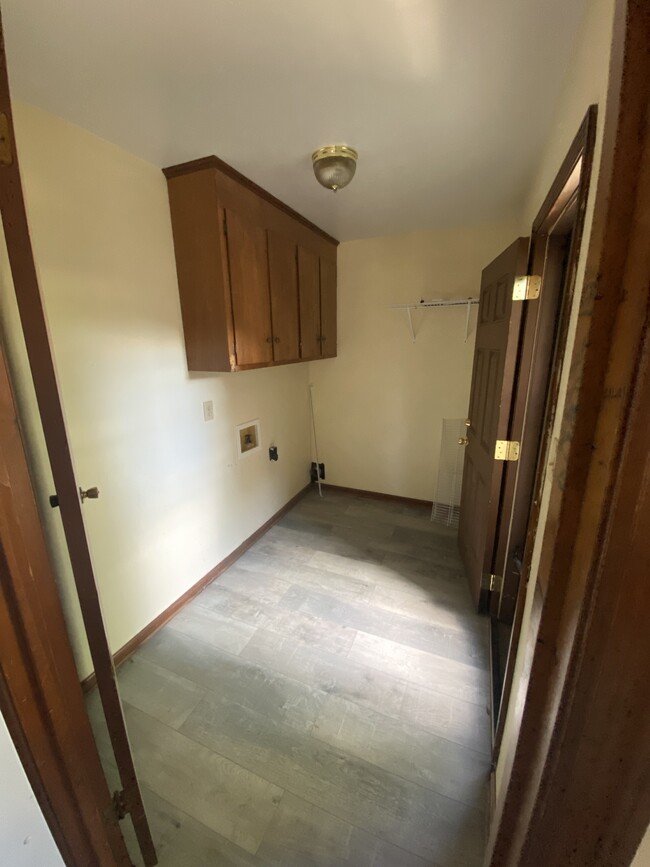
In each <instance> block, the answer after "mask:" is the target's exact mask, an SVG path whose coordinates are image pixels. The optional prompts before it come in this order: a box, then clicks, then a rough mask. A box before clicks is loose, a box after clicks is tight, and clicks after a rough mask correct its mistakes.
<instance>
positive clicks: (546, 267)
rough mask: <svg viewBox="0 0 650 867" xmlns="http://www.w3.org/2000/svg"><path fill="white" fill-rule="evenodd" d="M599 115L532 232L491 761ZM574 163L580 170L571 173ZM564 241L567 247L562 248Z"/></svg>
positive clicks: (509, 476)
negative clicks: (537, 287)
mask: <svg viewBox="0 0 650 867" xmlns="http://www.w3.org/2000/svg"><path fill="white" fill-rule="evenodd" d="M596 118H597V107H596V106H595V105H592V106H590V107H589V109H588V110H587V113H586V115H585V117H584V119H583V121H582V123H581V125H580V128H579V129H578V132H577V133H576V136H575V138H574V139H573V141H572V143H571V145H570V147H569V150H568V152H567V155H566V157H565V159H564V160H563V162H562V165H561V167H560V169H559V171H558V173H557V175H556V176H555V178H554V180H553V183H552V184H551V189H550V192H549V194H548V195H547V196H546V198H545V200H544V202H543V204H542V207H541V208H540V210H539V212H538V214H537V216H536V218H535V220H534V222H533V229H532V233H531V241H530V254H529V255H530V261H529V272H528V273H531V274H543V285H542V290H541V293H540V298H539V299H537V300H535V301H530V302H527V307H526V311H525V315H524V326H523V329H522V337H521V345H520V360H519V364H520V367H521V369H520V373H519V377H518V380H517V386H516V395H515V400H514V404H513V411H512V420H511V430H510V434H509V436H510V437H511V438H512V439H516V440H520V441H521V442H522V446H523V447H522V452H521V455H520V458H519V461H518V462H517V464H516V465H514V464H513V465H506V468H505V471H504V481H503V489H502V495H501V496H502V502H501V508H502V509H504V511H505V514H506V516H507V520H506V521H504V522H503V523H502V524H500V527H499V539H498V542H497V555H496V559H495V571H496V573H497V574H499V575H502V576H503V589H502V591H501V594H500V596H499V604H498V608H497V610H495V611H493V613H494V614H495V615H498V619H500V620H503V621H504V622H506V623H512V636H511V642H510V652H509V653H508V659H507V663H506V669H505V673H504V677H503V689H502V693H501V700H500V702H499V705H498V707H497V708H495V709H496V710H497V718H496V720H495V719H494V718H493V723H494V742H493V761H496V760H497V758H498V756H499V751H500V748H501V740H502V737H503V732H504V727H505V719H506V714H507V709H508V702H509V700H510V691H511V688H512V683H513V677H514V669H515V662H516V650H517V647H518V644H519V637H520V633H521V626H522V622H523V609H524V603H525V596H526V587H527V580H526V576H527V575H528V574H529V570H530V565H531V558H532V551H533V546H534V542H535V537H536V533H537V527H538V523H539V515H540V503H541V500H542V489H543V485H544V479H545V474H546V458H547V455H548V452H549V448H550V443H551V436H552V432H553V425H554V421H555V412H556V407H557V402H558V398H559V392H560V378H561V373H562V362H563V359H564V354H565V348H566V342H567V334H568V330H569V323H570V319H571V312H572V303H573V297H574V293H575V284H576V275H577V267H578V259H579V256H580V251H581V244H582V236H583V231H584V217H585V212H586V209H587V200H588V197H589V188H590V181H591V170H592V162H593V150H594V142H595V138H596ZM578 165H579V166H580V167H579V171H576V167H577V166H578ZM569 238H570V239H571V244H570V249H568V247H567V244H568V240H567V239H569ZM565 261H566V264H564V262H565ZM554 334H555V337H554ZM515 548H521V554H520V559H521V560H522V562H523V566H522V567H521V575H519V568H518V567H517V565H516V562H515V555H514V549H515ZM521 576H524V577H523V578H522V577H521ZM542 589H543V588H542Z"/></svg>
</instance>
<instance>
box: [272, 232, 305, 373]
mask: <svg viewBox="0 0 650 867" xmlns="http://www.w3.org/2000/svg"><path fill="white" fill-rule="evenodd" d="M267 235H268V251H269V287H270V292H271V319H272V331H273V360H274V361H296V360H297V359H298V358H300V321H299V305H298V259H297V255H298V254H297V247H296V244H295V242H294V241H292V240H291V239H290V238H286V237H284V236H283V235H279V234H277V232H270V231H269V232H268V233H267Z"/></svg>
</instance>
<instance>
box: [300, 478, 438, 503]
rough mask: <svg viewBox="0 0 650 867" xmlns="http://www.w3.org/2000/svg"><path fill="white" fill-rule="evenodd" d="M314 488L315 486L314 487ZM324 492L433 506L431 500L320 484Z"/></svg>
mask: <svg viewBox="0 0 650 867" xmlns="http://www.w3.org/2000/svg"><path fill="white" fill-rule="evenodd" d="M314 487H315V485H314ZM321 487H322V488H323V489H324V490H329V491H340V492H341V493H345V494H356V495H357V497H369V498H370V499H372V500H391V501H392V502H394V503H405V504H407V505H409V506H427V508H429V509H430V508H431V507H432V506H433V500H416V499H415V498H414V497H400V496H398V495H397V494H382V493H380V492H379V491H363V490H361V489H360V488H344V487H343V486H342V485H328V484H325V482H321Z"/></svg>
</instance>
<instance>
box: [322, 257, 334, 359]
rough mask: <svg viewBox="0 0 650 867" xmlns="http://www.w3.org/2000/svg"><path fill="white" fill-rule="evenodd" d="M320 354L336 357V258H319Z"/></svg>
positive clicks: (324, 356)
mask: <svg viewBox="0 0 650 867" xmlns="http://www.w3.org/2000/svg"><path fill="white" fill-rule="evenodd" d="M320 319H321V355H322V356H323V358H335V357H336V260H335V259H325V258H324V257H323V256H321V258H320Z"/></svg>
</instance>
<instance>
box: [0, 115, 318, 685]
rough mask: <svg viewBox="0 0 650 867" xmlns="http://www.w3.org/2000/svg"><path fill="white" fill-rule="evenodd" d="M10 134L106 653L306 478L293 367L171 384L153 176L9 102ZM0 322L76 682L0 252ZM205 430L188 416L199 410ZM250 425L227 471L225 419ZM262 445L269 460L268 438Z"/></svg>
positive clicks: (171, 285) (164, 256)
mask: <svg viewBox="0 0 650 867" xmlns="http://www.w3.org/2000/svg"><path fill="white" fill-rule="evenodd" d="M15 113H16V135H17V142H18V148H19V153H20V159H21V166H22V176H23V184H24V188H25V196H26V200H27V209H28V216H29V220H30V228H31V234H32V240H33V245H34V252H35V257H36V262H37V266H38V269H39V273H40V280H41V291H42V294H43V297H44V302H45V309H46V314H47V317H48V321H49V325H50V335H51V342H52V345H53V350H54V357H55V363H56V367H57V372H58V377H59V386H60V392H61V395H62V399H63V405H64V410H65V414H66V421H67V426H68V436H69V439H70V443H71V447H72V452H73V457H74V461H75V467H76V473H77V481H78V483H79V484H80V485H81V486H82V487H89V486H91V485H97V486H98V487H99V489H100V492H101V496H100V498H99V500H97V501H93V502H87V503H86V504H85V506H84V517H85V520H86V527H87V532H88V536H89V541H90V545H91V551H92V554H93V559H94V563H95V571H96V577H97V581H98V585H99V589H100V594H101V597H102V603H103V608H104V615H105V620H106V624H107V630H108V634H109V639H110V644H111V647H112V649H113V650H114V651H115V650H117V649H118V648H119V647H121V646H122V645H124V644H125V643H126V642H127V641H128V640H129V639H130V638H132V637H133V635H135V634H136V633H137V632H138V631H139V630H141V629H142V628H143V627H144V626H146V625H147V624H148V623H150V622H151V620H153V619H154V618H155V617H156V616H157V615H158V614H159V613H160V612H161V611H163V610H164V609H165V608H167V607H168V606H169V605H171V604H172V603H173V602H174V601H176V599H178V597H179V596H181V595H182V594H183V593H184V592H185V591H186V590H187V589H189V587H191V586H192V585H193V584H195V583H196V582H197V581H198V580H199V579H200V578H202V577H203V575H205V574H206V573H207V572H208V571H209V570H210V569H212V568H213V567H214V566H215V565H216V564H217V563H219V562H220V561H221V560H222V559H223V558H224V557H226V556H227V555H228V554H229V553H230V552H231V551H232V550H233V549H234V548H235V547H237V546H238V545H239V544H240V543H241V542H242V541H243V540H244V539H246V538H247V537H248V536H249V535H250V534H251V533H253V532H254V531H255V530H257V529H258V527H259V526H260V525H261V524H263V523H264V522H265V521H266V520H267V519H268V518H269V517H270V516H271V515H272V514H273V513H274V512H276V511H277V510H278V509H279V508H281V507H282V506H283V505H284V504H285V503H286V502H287V501H288V500H289V499H290V498H291V497H292V496H293V495H294V494H296V493H297V492H298V491H299V490H300V489H301V488H302V487H304V485H305V484H307V482H308V481H309V430H308V378H307V370H308V369H307V365H306V364H296V365H288V366H286V367H277V368H273V369H269V370H258V371H247V372H243V373H236V374H188V372H187V367H186V363H185V352H184V346H183V334H182V324H181V318H180V307H179V300H178V289H177V282H176V272H175V265H174V251H173V246H172V236H171V224H170V218H169V206H168V201H167V185H166V181H165V179H164V177H163V175H162V173H161V172H160V170H159V169H157V168H156V167H155V166H152V165H149V164H148V163H145V162H143V161H142V160H139V159H137V158H135V157H133V156H131V155H130V154H127V153H126V152H125V151H123V150H121V149H120V148H118V147H116V146H114V145H112V144H109V143H108V142H105V141H103V140H101V139H99V138H96V137H95V136H93V135H91V134H89V133H87V132H85V131H83V130H81V129H79V128H77V127H74V126H72V125H71V124H68V123H66V122H64V121H63V120H61V119H59V118H55V117H53V116H51V115H48V114H46V113H45V112H43V111H41V110H39V109H36V108H34V107H31V106H27V105H24V104H20V103H19V104H18V105H17V106H16V109H15ZM0 265H1V267H0V284H1V285H0V292H1V293H2V298H1V300H2V311H3V312H2V325H3V330H4V333H5V342H6V345H7V347H8V352H9V357H10V363H11V368H12V371H13V373H14V376H15V378H16V380H17V382H18V401H19V405H20V407H21V411H22V416H23V421H24V422H25V421H26V422H27V424H26V428H27V433H28V437H29V442H30V447H31V452H32V457H33V464H34V468H35V472H36V481H37V488H38V494H39V500H40V505H41V506H42V514H43V517H44V520H45V522H46V525H47V528H48V535H49V537H50V543H51V547H52V548H53V550H54V555H55V559H56V562H57V572H58V575H59V579H60V585H61V589H62V596H63V598H64V604H65V608H66V613H67V620H68V623H69V626H70V628H71V632H72V635H73V640H74V645H75V655H76V658H77V663H78V665H79V669H80V673H81V675H82V676H85V675H87V674H88V673H89V672H90V670H91V663H90V660H89V656H88V651H87V648H86V645H85V640H84V637H83V629H82V626H81V622H80V617H79V610H78V604H77V602H76V598H75V592H74V589H73V586H72V578H71V574H70V569H69V565H68V564H67V555H66V551H65V546H64V543H63V537H62V533H61V528H60V519H59V515H58V511H53V510H52V509H50V507H49V505H48V504H47V497H48V495H49V494H51V493H53V491H54V488H53V485H52V482H51V477H50V474H49V468H48V466H47V460H46V458H45V456H44V443H43V440H42V432H41V431H40V425H39V422H38V418H37V413H36V409H35V404H34V399H33V394H32V389H31V383H30V380H29V374H28V369H27V365H26V361H25V357H24V345H23V340H22V334H21V331H20V325H19V322H18V318H17V313H16V309H15V302H14V299H13V289H12V285H11V278H10V274H9V271H8V268H7V262H6V251H5V252H4V255H3V257H2V262H1V263H0ZM205 400H212V401H213V402H214V420H213V421H210V422H205V421H204V420H203V401H205ZM251 418H260V419H261V422H262V439H263V441H262V448H261V450H260V453H259V454H256V455H252V456H250V457H249V458H248V459H247V460H246V461H241V462H240V461H239V460H238V459H237V455H236V452H235V426H236V425H237V424H239V423H241V422H245V421H248V420H249V419H251ZM271 443H273V444H275V445H277V446H278V449H279V454H280V460H279V461H278V462H277V463H271V462H270V461H269V459H268V446H269V445H270V444H271Z"/></svg>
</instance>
